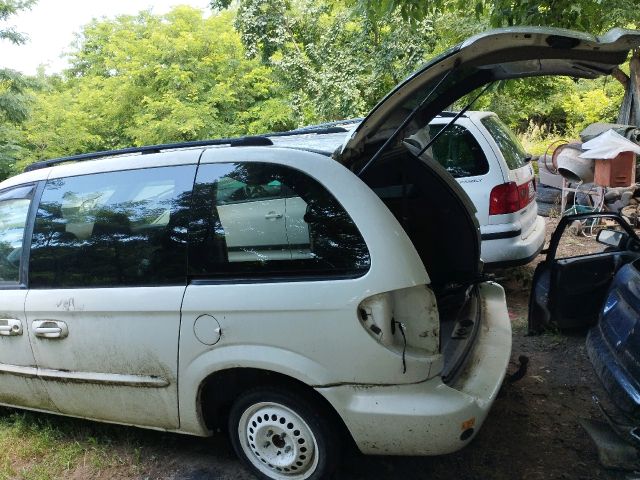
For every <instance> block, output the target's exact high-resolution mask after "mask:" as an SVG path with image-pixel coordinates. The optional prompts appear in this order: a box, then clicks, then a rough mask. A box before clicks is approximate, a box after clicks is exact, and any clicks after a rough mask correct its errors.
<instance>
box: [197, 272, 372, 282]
mask: <svg viewBox="0 0 640 480" xmlns="http://www.w3.org/2000/svg"><path fill="white" fill-rule="evenodd" d="M370 271H371V268H369V269H367V270H364V269H363V270H362V272H353V273H344V274H339V273H338V274H336V273H333V274H331V275H323V274H322V273H318V274H305V275H298V276H296V275H291V276H284V275H282V276H280V275H273V274H264V275H255V276H250V275H244V276H226V277H222V276H220V277H218V278H215V277H213V276H209V275H206V276H191V277H190V278H189V279H188V285H247V284H255V283H260V284H262V283H301V282H302V283H304V282H313V283H316V282H335V281H337V280H356V279H358V278H362V277H364V276H365V275H366V274H368V273H369V272H370Z"/></svg>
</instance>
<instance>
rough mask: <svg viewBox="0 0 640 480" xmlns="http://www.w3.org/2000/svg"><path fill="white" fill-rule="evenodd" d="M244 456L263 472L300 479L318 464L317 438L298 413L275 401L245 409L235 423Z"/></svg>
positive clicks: (307, 476)
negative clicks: (236, 423) (238, 420)
mask: <svg viewBox="0 0 640 480" xmlns="http://www.w3.org/2000/svg"><path fill="white" fill-rule="evenodd" d="M238 438H239V439H240V445H241V447H242V450H243V452H244V454H245V456H246V457H247V458H248V459H249V461H250V462H251V463H252V464H253V466H254V467H256V468H257V469H258V470H260V471H261V472H262V473H264V474H265V475H268V476H270V477H272V478H277V479H295V480H303V479H305V478H309V477H310V476H311V475H312V474H313V473H314V472H315V471H316V467H317V466H318V452H317V442H316V438H315V436H314V435H313V432H312V431H311V428H309V425H307V422H305V421H304V420H303V419H302V417H300V415H298V414H297V413H295V412H294V411H293V410H291V409H290V408H288V407H285V406H284V405H281V404H279V403H274V402H261V403H256V404H254V405H251V406H250V407H249V408H247V409H246V410H245V411H244V412H243V414H242V416H241V417H240V422H239V423H238Z"/></svg>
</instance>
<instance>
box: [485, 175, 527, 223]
mask: <svg viewBox="0 0 640 480" xmlns="http://www.w3.org/2000/svg"><path fill="white" fill-rule="evenodd" d="M535 196H536V193H535V186H534V185H533V182H532V181H529V182H527V183H523V184H522V185H517V184H516V182H508V183H502V184H500V185H496V186H495V187H493V189H492V190H491V194H490V195H489V215H504V214H506V213H514V212H517V211H518V210H522V209H523V208H524V207H526V206H527V205H529V203H531V200H532V199H534V198H535Z"/></svg>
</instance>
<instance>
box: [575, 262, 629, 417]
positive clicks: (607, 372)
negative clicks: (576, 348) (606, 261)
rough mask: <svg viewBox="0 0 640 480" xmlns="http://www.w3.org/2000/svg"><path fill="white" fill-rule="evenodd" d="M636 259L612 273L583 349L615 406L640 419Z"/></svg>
mask: <svg viewBox="0 0 640 480" xmlns="http://www.w3.org/2000/svg"><path fill="white" fill-rule="evenodd" d="M639 268H640V260H636V261H635V262H633V263H629V264H627V265H625V266H624V267H622V268H621V269H620V270H619V271H618V273H617V274H616V276H615V278H614V280H613V282H612V284H611V287H610V289H609V292H608V294H607V298H606V300H605V303H604V306H603V307H602V310H601V312H600V319H599V322H598V324H597V325H596V326H594V327H593V328H592V329H591V330H590V331H589V335H588V337H587V352H588V354H589V358H590V359H591V362H592V363H593V365H594V367H595V369H596V372H597V374H598V376H599V377H600V380H601V381H602V383H603V384H604V386H605V388H606V389H607V391H608V392H609V395H610V397H611V399H612V400H613V402H614V403H615V404H616V406H617V407H618V408H620V409H621V410H622V411H623V412H624V413H626V414H627V415H629V416H631V417H633V418H635V419H640V328H638V326H639V325H638V322H640V270H639Z"/></svg>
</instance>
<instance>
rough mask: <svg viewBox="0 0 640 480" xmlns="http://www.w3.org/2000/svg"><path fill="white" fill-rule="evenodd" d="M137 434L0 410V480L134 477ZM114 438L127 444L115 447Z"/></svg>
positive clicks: (137, 465)
mask: <svg viewBox="0 0 640 480" xmlns="http://www.w3.org/2000/svg"><path fill="white" fill-rule="evenodd" d="M141 435H143V434H142V433H141V434H140V436H141ZM123 436H124V438H123ZM137 437H138V435H137V434H136V433H132V431H131V430H130V429H127V428H123V427H111V426H107V425H100V424H90V423H88V422H85V421H82V420H74V419H69V418H61V417H54V416H48V415H44V414H37V413H30V412H19V411H14V410H10V409H4V408H0V449H1V450H2V452H3V455H2V460H1V461H0V480H9V479H23V480H52V479H58V478H65V477H77V478H111V477H113V476H127V475H130V476H134V475H135V474H138V473H139V472H140V470H141V468H140V465H141V461H142V460H141V457H142V453H141V452H142V447H141V446H140V439H139V438H137ZM114 438H115V439H116V440H124V441H123V442H121V443H124V444H126V445H127V447H128V448H123V449H119V448H115V447H114ZM129 447H130V448H129ZM116 472H117V475H115V473H116ZM78 474H79V476H78Z"/></svg>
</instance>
